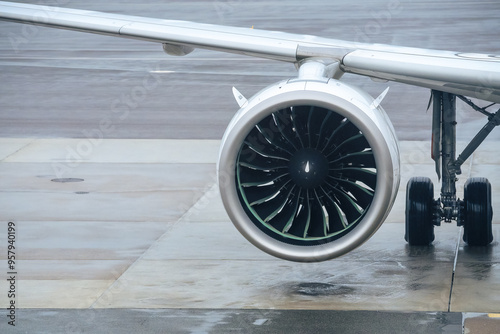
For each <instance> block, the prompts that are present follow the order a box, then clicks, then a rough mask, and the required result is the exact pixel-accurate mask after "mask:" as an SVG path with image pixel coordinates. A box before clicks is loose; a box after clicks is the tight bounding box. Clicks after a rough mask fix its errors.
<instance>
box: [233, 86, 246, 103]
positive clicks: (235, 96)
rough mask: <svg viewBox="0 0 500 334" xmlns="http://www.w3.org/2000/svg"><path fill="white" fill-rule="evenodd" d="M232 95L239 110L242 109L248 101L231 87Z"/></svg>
mask: <svg viewBox="0 0 500 334" xmlns="http://www.w3.org/2000/svg"><path fill="white" fill-rule="evenodd" d="M233 95H234V98H235V99H236V102H237V103H238V105H239V106H240V108H243V107H244V106H245V105H246V104H247V103H248V100H247V99H246V98H245V97H244V96H243V94H241V93H240V91H239V90H237V89H236V87H233Z"/></svg>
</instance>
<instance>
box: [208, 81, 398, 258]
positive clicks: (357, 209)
mask: <svg viewBox="0 0 500 334" xmlns="http://www.w3.org/2000/svg"><path fill="white" fill-rule="evenodd" d="M399 169H400V168H399V148H398V143H397V139H396V136H395V133H394V128H393V127H392V124H391V123H390V121H389V119H388V117H387V115H386V113H385V111H384V110H383V109H382V108H381V107H380V106H379V101H378V100H374V99H373V98H372V97H371V96H370V95H369V94H367V93H365V92H363V91H361V90H360V89H358V88H356V87H354V86H352V85H349V84H346V83H344V82H340V81H338V80H335V79H328V78H321V79H315V80H306V79H292V80H286V81H282V82H279V83H277V84H274V85H271V86H269V87H268V88H266V89H264V90H262V91H261V92H259V93H258V94H256V95H255V96H254V97H252V98H251V99H249V100H248V101H247V102H246V103H245V104H244V105H243V106H242V108H241V109H240V110H239V111H238V112H237V114H236V115H235V116H234V118H233V119H232V121H231V122H230V124H229V126H228V128H227V130H226V132H225V134H224V137H223V141H222V146H221V150H220V155H219V162H218V167H217V170H218V181H219V188H220V192H221V197H222V201H223V203H224V206H225V209H226V211H227V213H228V214H229V217H230V218H231V220H232V222H233V223H234V225H235V226H236V228H237V229H238V230H239V231H240V232H241V233H242V234H243V235H244V236H245V238H247V239H248V240H249V241H250V242H251V243H253V244H254V245H255V246H257V247H258V248H260V249H261V250H263V251H265V252H267V253H269V254H271V255H274V256H276V257H279V258H282V259H286V260H290V261H298V262H315V261H324V260H328V259H331V258H334V257H338V256H341V255H343V254H345V253H347V252H349V251H351V250H353V249H354V248H356V247H358V246H360V245H361V244H362V243H363V242H365V241H366V240H368V239H369V238H370V237H371V236H372V235H373V234H374V233H375V232H376V231H377V229H378V228H379V227H380V225H381V224H382V223H383V221H384V220H385V218H386V217H387V215H388V213H389V211H390V209H391V207H392V204H393V202H394V199H395V197H396V193H397V189H398V186H399V179H400V175H399V172H400V171H399Z"/></svg>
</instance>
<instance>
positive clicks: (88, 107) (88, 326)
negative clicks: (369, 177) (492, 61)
mask: <svg viewBox="0 0 500 334" xmlns="http://www.w3.org/2000/svg"><path fill="white" fill-rule="evenodd" d="M390 4H392V6H395V5H396V4H399V7H400V10H398V11H397V12H393V13H391V15H390V17H387V16H384V17H385V18H386V19H385V20H382V19H381V18H380V17H381V16H380V15H382V14H381V13H384V12H385V11H388V10H389V9H388V8H393V7H388V6H389V5H390ZM67 6H68V7H74V8H85V9H95V10H101V11H111V12H118V13H129V14H130V13H131V14H134V15H144V16H156V17H158V16H164V17H168V18H175V19H185V20H194V21H201V22H209V23H218V24H229V25H239V26H251V25H255V26H256V27H259V28H262V29H279V30H285V31H290V32H298V33H310V34H316V35H321V36H332V37H335V38H344V39H353V38H352V37H353V36H355V37H354V38H355V39H369V40H370V41H373V42H384V43H394V44H400V45H410V46H420V47H434V48H444V49H457V50H463V51H465V52H486V53H499V52H498V45H497V44H495V43H494V42H493V41H495V40H496V32H497V31H498V28H499V26H500V23H499V21H498V17H499V15H500V6H499V5H498V4H497V3H496V2H487V1H483V2H476V3H469V2H462V1H454V2H449V3H447V2H445V3H442V2H441V3H437V2H430V1H429V2H428V1H417V2H406V1H399V2H397V1H396V2H394V1H392V2H386V1H369V2H366V1H363V2H361V1H359V2H356V1H349V2H347V1H346V2H342V1H340V2H334V3H333V2H324V1H310V2H307V4H305V3H303V2H298V1H285V2H266V10H265V11H263V10H262V3H261V2H256V1H252V2H243V1H184V2H175V3H172V2H161V3H160V2H154V5H151V4H146V3H141V4H132V3H131V2H120V4H117V3H114V2H106V3H105V4H103V3H100V2H94V1H90V2H82V1H70V2H68V3H67ZM377 17H379V19H377ZM381 20H382V21H381ZM374 22H375V23H377V24H378V26H377V25H375V23H374ZM458 22H459V23H460V24H458ZM374 27H375V28H376V27H378V28H377V29H375V28H374ZM472 28H473V29H472ZM472 31H473V32H472ZM478 31H480V33H478ZM363 32H364V33H363ZM16 36H17V37H19V36H21V37H23V39H17V40H14V41H18V42H16V43H17V44H16V43H15V44H12V43H13V42H12V41H13V40H12V38H14V37H16ZM363 41H366V40H363ZM294 75H295V70H294V68H293V66H291V65H288V64H281V63H275V62H269V61H264V60H256V59H251V58H244V57H236V56H233V55H224V54H219V53H215V54H214V53H210V52H207V51H197V52H195V53H193V54H192V55H189V56H188V57H186V58H171V57H167V56H166V55H164V54H163V53H162V51H161V48H160V47H159V46H158V45H155V44H148V43H140V42H134V41H128V40H120V39H113V38H108V37H102V36H92V35H87V34H79V33H75V32H67V31H57V30H49V29H42V28H35V30H29V29H28V30H27V28H22V26H20V25H15V24H9V23H3V22H2V23H0V82H2V84H1V86H0V203H1V210H0V252H1V253H0V262H3V263H4V264H5V265H3V267H4V268H5V269H2V271H0V273H1V274H0V275H1V276H0V277H2V280H1V281H0V307H1V308H2V310H0V317H1V319H3V320H0V332H2V333H3V332H5V331H6V330H8V332H14V333H15V332H19V333H21V332H38V333H67V332H72V333H84V332H94V333H99V332H102V333H104V332H106V333H113V332H116V333H118V332H123V331H124V329H127V330H129V331H136V332H141V331H142V332H166V333H233V332H235V333H237V332H255V333H259V332H278V331H280V332H289V333H308V332H310V333H317V332H327V331H332V332H355V333H365V332H366V333H461V332H462V331H463V332H465V333H482V334H484V333H495V330H496V328H497V327H499V325H498V322H499V320H498V319H499V318H498V317H497V313H498V312H500V266H499V263H500V250H499V248H498V240H500V224H499V223H500V219H499V216H498V215H494V218H493V219H494V237H495V241H494V243H493V244H492V245H491V246H488V247H484V248H470V247H467V246H466V245H465V244H464V243H463V241H462V238H461V233H462V231H461V229H460V228H458V227H456V225H455V224H445V225H444V226H442V227H439V228H436V241H435V242H434V243H433V245H432V246H430V247H408V246H407V245H406V243H405V241H404V239H403V234H404V220H403V219H404V200H405V195H404V192H405V185H406V182H407V181H408V179H409V178H410V177H412V176H417V175H425V176H429V177H431V178H432V179H433V181H434V182H435V184H436V185H435V189H438V188H439V187H438V186H437V181H438V180H437V177H436V176H435V174H434V165H433V162H432V161H431V159H430V157H429V156H430V153H429V152H430V143H429V140H428V138H429V137H430V128H429V126H430V122H431V120H430V118H431V115H430V114H429V113H426V111H425V110H426V107H427V103H428V98H429V92H428V91H426V90H423V89H419V88H413V87H406V86H403V85H395V84H380V83H374V82H372V81H370V80H369V79H366V78H356V77H351V76H346V80H349V81H351V82H354V83H357V84H359V85H360V86H361V87H363V88H364V89H366V90H367V91H369V92H370V93H371V94H373V95H378V94H379V93H380V92H381V91H383V90H384V89H385V87H386V86H387V85H389V86H391V91H390V93H389V96H388V97H387V100H385V101H384V106H385V108H386V109H387V111H388V113H389V115H390V117H391V120H392V121H393V122H394V124H395V126H396V130H397V132H398V136H399V137H400V139H401V140H402V142H401V150H402V156H401V161H402V180H401V187H400V189H399V193H398V198H397V200H396V203H395V206H394V209H393V211H392V212H391V214H390V216H389V217H388V219H387V221H386V223H384V225H383V226H382V228H381V229H380V230H379V231H378V232H377V233H376V235H375V236H374V237H373V238H372V239H370V240H369V241H368V242H367V243H366V244H364V245H363V246H362V247H360V248H359V249H357V250H355V251H353V252H351V253H349V254H347V255H346V256H344V257H342V258H339V259H335V260H332V261H328V262H324V263H315V264H297V263H291V262H286V261H282V260H278V259H275V258H272V257H270V256H268V255H266V254H264V253H262V252H260V251H259V250H257V249H256V248H254V247H253V246H252V245H250V244H249V243H248V242H247V241H246V240H245V239H244V238H243V237H242V236H240V235H239V233H238V232H237V231H236V229H235V228H234V227H233V226H232V224H231V223H230V221H229V219H228V217H227V215H226V213H225V211H224V210H223V207H222V203H221V201H220V198H219V194H218V191H217V187H216V185H215V163H216V160H217V154H218V147H219V140H220V137H221V136H222V133H223V130H224V128H225V126H226V124H227V122H228V121H229V120H230V118H231V116H232V115H233V114H234V111H235V110H236V107H237V106H236V103H235V102H234V101H233V99H232V96H231V92H230V89H231V87H232V86H233V85H235V86H237V87H238V88H239V89H240V90H241V91H242V92H243V93H244V94H245V95H252V94H253V93H255V92H257V91H258V90H260V89H261V88H263V87H265V86H266V85H268V84H270V83H273V82H275V81H278V80H279V79H282V78H285V77H291V76H294ZM144 80H148V81H149V82H157V83H158V84H157V85H155V86H154V88H153V89H150V90H144V89H141V87H142V88H144V87H143V85H142V83H143V82H144ZM151 87H153V86H151ZM141 94H142V95H141ZM112 106H115V107H116V106H120V108H119V109H113V108H112ZM402 107H403V108H402ZM410 115H411V117H409V116H410ZM458 118H459V122H460V127H459V129H458V130H459V138H460V140H461V141H460V143H459V147H462V148H463V147H464V145H465V144H466V142H465V140H467V139H470V137H471V136H472V135H473V134H474V133H475V132H476V131H477V130H478V129H479V128H481V126H482V125H483V124H484V123H485V122H486V120H485V119H484V117H482V116H478V115H476V114H475V113H473V112H471V111H469V109H467V108H466V107H465V106H460V107H459V116H458ZM101 135H102V136H101ZM101 137H102V138H101ZM499 143H500V137H499V135H498V132H495V133H494V134H493V135H492V137H491V138H489V139H488V140H487V142H485V143H484V144H483V145H482V146H481V148H480V149H479V150H478V151H477V152H476V153H475V154H474V155H473V156H472V157H471V158H470V159H469V160H468V161H467V162H466V164H464V169H463V176H462V177H461V178H460V180H459V185H458V189H463V184H464V183H465V181H466V179H467V177H469V176H486V177H488V178H489V179H490V181H491V182H492V185H493V207H494V210H496V211H498V210H497V208H500V197H499V196H500V184H499V183H498V182H496V181H495V180H496V179H497V178H498V177H497V176H498V175H499V172H500V157H499V156H498V153H497V152H498V147H499V146H498V145H499ZM57 181H59V182H57ZM462 196H463V195H462V194H461V190H460V193H459V197H462ZM9 222H12V223H13V224H14V225H15V228H16V252H17V260H18V262H17V267H16V268H15V269H16V275H17V276H16V284H17V285H16V291H17V292H18V295H17V297H16V300H15V301H16V306H17V313H16V315H17V318H16V321H17V325H18V326H16V328H15V329H14V328H13V327H12V326H9V325H8V322H7V320H8V319H7V318H8V317H7V315H8V312H10V311H8V310H7V307H9V302H10V300H11V299H9V298H7V294H6V292H7V291H8V290H9V285H8V281H7V279H3V277H4V276H5V277H6V278H8V277H7V273H8V270H7V245H8V243H7V240H8V232H7V231H8V225H9V224H8V223H9ZM2 240H3V241H2ZM2 291H3V292H2ZM13 330H14V331H13Z"/></svg>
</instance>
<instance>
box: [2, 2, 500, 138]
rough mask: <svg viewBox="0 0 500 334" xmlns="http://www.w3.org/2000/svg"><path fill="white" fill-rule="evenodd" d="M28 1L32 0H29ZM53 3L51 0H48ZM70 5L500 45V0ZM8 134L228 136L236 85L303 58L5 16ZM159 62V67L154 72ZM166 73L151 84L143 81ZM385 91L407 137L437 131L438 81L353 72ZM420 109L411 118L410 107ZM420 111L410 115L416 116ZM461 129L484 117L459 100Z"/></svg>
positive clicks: (296, 29) (454, 44) (464, 45)
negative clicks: (188, 45)
mask: <svg viewBox="0 0 500 334" xmlns="http://www.w3.org/2000/svg"><path fill="white" fill-rule="evenodd" d="M28 2H29V1H28ZM41 3H44V1H41ZM45 3H46V4H53V3H60V4H61V5H64V6H66V7H73V8H81V9H90V10H98V11H108V12H112V13H120V14H132V15H138V16H146V17H160V18H168V19H179V20H188V21H196V22H204V23H213V24H224V25H234V26H241V27H251V26H254V27H255V28H259V29H267V30H281V31H286V32H292V33H299V34H312V35H317V36H322V37H332V38H338V39H345V40H354V41H361V42H368V43H370V42H372V43H387V44H393V45H403V46H413V47H421V48H434V49H445V50H457V51H461V52H471V53H479V52H480V53H494V54H495V53H499V52H500V51H499V45H498V43H497V39H498V38H497V37H498V36H497V32H498V31H499V28H500V21H499V20H498V17H499V16H500V5H499V4H498V2H495V1H479V2H470V1H444V2H443V1H402V0H387V1H385V0H382V1H335V2H331V1H330V2H329V1H307V2H304V1H250V2H249V1H239V0H236V1H235V0H231V1H229V0H214V1H182V2H165V1H148V2H141V3H137V2H131V1H120V2H118V3H117V2H112V1H111V2H106V3H105V4H103V3H102V2H99V1H55V2H45ZM0 24H1V29H0V66H1V71H0V82H1V83H2V85H1V86H0V136H4V137H11V136H14V137H24V136H35V137H70V138H82V137H85V134H83V133H82V129H89V128H90V129H91V128H98V126H99V122H100V121H101V120H103V119H106V120H108V119H109V120H111V121H112V122H113V125H114V127H113V131H108V132H107V133H106V138H197V139H202V138H205V139H206V138H209V139H220V138H221V137H222V134H223V132H224V129H225V127H226V126H227V124H228V122H229V120H230V119H231V117H232V116H233V114H234V113H235V111H236V110H237V105H236V103H235V101H234V99H233V97H232V93H231V88H232V86H236V87H237V88H238V89H239V90H240V91H241V92H242V93H243V94H244V95H246V96H251V95H253V94H255V93H256V92H258V91H259V90H261V89H262V88H264V87H266V86H267V85H270V84H272V83H274V82H277V81H279V80H282V79H285V78H290V77H294V76H295V75H296V71H295V68H294V66H293V65H291V64H284V63H279V62H274V61H267V60H260V59H255V58H250V57H239V56H234V55H226V54H222V53H215V52H210V51H203V50H197V51H195V52H194V53H192V54H190V55H188V56H186V57H181V58H176V57H170V56H168V55H166V54H164V53H163V52H162V48H161V45H157V44H154V43H146V42H140V41H132V40H122V39H119V38H113V37H105V36H94V35H89V34H84V33H77V32H71V31H60V30H59V31H58V30H54V29H48V28H42V27H32V26H22V25H19V24H12V23H0ZM151 72H153V73H151ZM145 80H147V81H148V82H149V83H158V84H153V85H151V88H149V86H148V89H147V90H146V89H144V81H145ZM344 80H346V81H349V82H352V83H355V84H356V85H358V86H360V87H361V88H363V89H365V90H367V91H368V92H369V93H370V94H372V95H374V96H378V95H379V94H380V93H381V92H382V91H383V90H384V89H385V88H386V87H387V86H390V87H391V90H390V93H389V94H388V96H387V97H386V99H385V101H384V103H383V105H384V107H385V109H386V110H387V111H388V113H389V116H390V118H391V120H392V121H393V123H394V125H395V128H396V131H397V134H398V136H399V138H400V139H401V140H415V139H417V140H427V139H429V138H430V130H429V126H430V122H431V120H430V114H429V113H428V112H426V109H427V104H428V100H429V91H428V90H426V89H423V88H416V87H411V86H405V85H400V84H391V83H385V84H384V83H374V82H372V81H371V80H370V79H368V78H364V77H356V76H352V75H346V76H345V77H344ZM409 116H410V117H409ZM408 120H410V122H409V121H408ZM458 120H459V123H463V122H466V123H468V124H469V126H467V127H466V128H464V129H463V130H462V131H460V132H459V136H462V135H463V136H465V137H470V136H471V135H472V134H473V133H472V132H474V131H475V130H474V131H472V132H471V130H470V128H471V125H473V129H479V128H480V127H481V126H482V125H484V123H485V120H484V118H482V116H480V115H477V113H475V112H472V111H470V109H468V108H466V107H463V106H459V118H458Z"/></svg>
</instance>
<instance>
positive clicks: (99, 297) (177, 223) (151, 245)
mask: <svg viewBox="0 0 500 334" xmlns="http://www.w3.org/2000/svg"><path fill="white" fill-rule="evenodd" d="M214 187H217V183H215V184H212V186H210V187H208V186H207V187H206V188H205V189H206V190H205V191H204V192H203V194H201V196H200V197H199V198H198V199H197V200H196V201H195V202H194V203H193V204H192V205H191V206H190V207H189V208H188V209H187V210H186V212H184V213H183V214H182V215H181V216H180V217H179V218H178V219H177V220H176V221H175V222H173V223H171V224H169V226H168V227H167V229H166V230H165V232H164V233H162V234H161V235H160V236H159V237H158V238H157V239H156V240H155V241H154V242H152V243H151V244H150V246H149V247H148V248H147V249H146V250H144V252H143V253H142V254H141V255H140V256H138V257H137V259H136V260H135V261H134V262H133V263H131V264H130V265H129V266H128V267H127V269H125V270H124V271H123V272H122V273H121V274H120V275H119V276H118V277H117V278H116V279H115V280H114V281H113V283H111V284H110V285H109V286H108V287H107V288H106V289H105V290H104V291H102V293H101V294H100V295H99V296H97V298H96V299H95V300H94V301H93V302H92V304H91V305H90V306H89V309H97V308H100V307H97V308H96V304H97V303H98V302H99V300H100V299H101V298H103V297H104V296H105V295H106V294H107V293H108V292H109V293H113V291H112V289H113V287H114V286H116V285H117V284H119V283H118V281H119V280H120V279H121V278H122V277H124V275H125V274H126V273H127V272H128V271H130V270H131V269H133V268H134V267H135V266H136V265H138V263H140V261H141V260H142V259H143V258H144V256H145V255H146V254H147V253H148V252H149V250H150V249H151V248H153V247H154V246H156V245H157V244H158V242H159V241H160V240H162V239H163V237H164V236H165V235H166V234H167V233H169V232H170V231H172V229H174V228H175V227H176V226H177V225H179V224H182V223H185V220H184V218H185V217H186V215H188V214H189V212H190V211H191V210H192V209H193V208H194V207H195V206H196V204H198V203H199V202H200V201H201V200H203V199H204V197H205V196H206V194H207V193H210V192H211V191H213V189H214ZM105 308H107V307H105Z"/></svg>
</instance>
